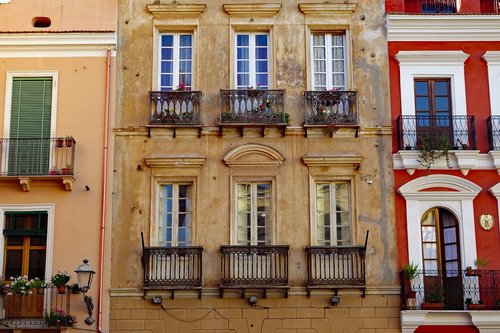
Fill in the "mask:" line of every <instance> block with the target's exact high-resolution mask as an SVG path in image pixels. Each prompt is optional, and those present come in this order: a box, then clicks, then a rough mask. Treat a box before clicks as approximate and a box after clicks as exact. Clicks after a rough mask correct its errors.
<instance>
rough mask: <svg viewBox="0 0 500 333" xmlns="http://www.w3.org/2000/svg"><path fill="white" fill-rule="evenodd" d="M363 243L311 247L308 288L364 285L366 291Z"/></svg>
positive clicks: (307, 251)
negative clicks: (359, 244)
mask: <svg viewBox="0 0 500 333" xmlns="http://www.w3.org/2000/svg"><path fill="white" fill-rule="evenodd" d="M367 242H368V233H367V234H366V240H365V244H364V245H362V246H308V247H306V254H307V289H308V293H310V291H311V289H319V288H328V289H334V290H337V289H341V288H361V289H362V290H363V296H364V294H365V287H366V280H365V254H366V245H367Z"/></svg>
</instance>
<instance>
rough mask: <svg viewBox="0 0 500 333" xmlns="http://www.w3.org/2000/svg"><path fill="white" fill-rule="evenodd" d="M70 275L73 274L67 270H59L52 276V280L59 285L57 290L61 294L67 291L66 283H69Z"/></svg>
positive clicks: (55, 284)
mask: <svg viewBox="0 0 500 333" xmlns="http://www.w3.org/2000/svg"><path fill="white" fill-rule="evenodd" d="M70 277H71V276H70V275H69V274H68V273H67V272H61V271H59V272H57V274H55V275H54V276H52V278H51V279H50V282H52V284H53V285H54V286H56V287H57V291H58V292H59V293H60V294H64V293H65V291H66V284H67V283H68V281H69V278H70Z"/></svg>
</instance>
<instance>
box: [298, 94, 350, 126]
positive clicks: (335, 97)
mask: <svg viewBox="0 0 500 333" xmlns="http://www.w3.org/2000/svg"><path fill="white" fill-rule="evenodd" d="M304 96H305V109H304V124H305V125H306V126H307V125H357V124H358V99H357V97H358V94H357V92H356V91H306V92H305V93H304Z"/></svg>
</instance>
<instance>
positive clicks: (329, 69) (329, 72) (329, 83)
mask: <svg viewBox="0 0 500 333" xmlns="http://www.w3.org/2000/svg"><path fill="white" fill-rule="evenodd" d="M314 35H323V36H325V46H324V48H325V59H316V58H314V47H318V46H315V45H314ZM338 35H342V44H343V45H342V49H343V55H344V56H343V58H342V59H333V52H332V49H333V48H334V47H339V46H334V45H333V43H332V38H333V36H338ZM346 36H347V32H346V31H339V33H332V32H322V31H314V32H311V34H310V57H311V64H310V66H311V87H312V89H313V90H318V89H317V88H316V83H315V82H314V81H315V74H316V71H315V66H314V61H315V60H324V61H325V63H326V68H325V70H326V71H325V75H326V87H325V89H326V90H331V89H335V88H340V90H347V87H348V86H349V82H348V75H347V38H346ZM333 60H342V61H343V62H344V71H343V72H342V75H343V76H344V86H342V87H334V86H333V74H338V73H336V72H334V71H333V65H332V62H333Z"/></svg>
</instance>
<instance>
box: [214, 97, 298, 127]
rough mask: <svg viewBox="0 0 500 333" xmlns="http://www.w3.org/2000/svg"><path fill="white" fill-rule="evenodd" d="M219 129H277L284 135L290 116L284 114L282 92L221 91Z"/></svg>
mask: <svg viewBox="0 0 500 333" xmlns="http://www.w3.org/2000/svg"><path fill="white" fill-rule="evenodd" d="M219 121H220V122H219V127H220V130H221V133H222V130H223V128H224V127H235V128H239V129H240V133H241V135H242V136H243V129H244V128H245V127H259V128H262V135H264V129H265V128H266V127H277V128H280V129H281V130H282V134H283V136H284V135H285V128H286V126H287V124H288V122H289V115H288V114H287V113H286V112H285V91H284V90H269V89H233V90H221V91H220V118H219Z"/></svg>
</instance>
